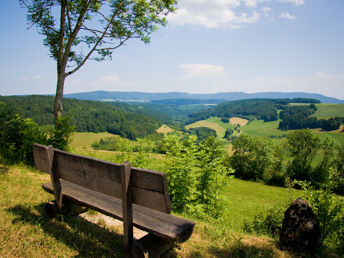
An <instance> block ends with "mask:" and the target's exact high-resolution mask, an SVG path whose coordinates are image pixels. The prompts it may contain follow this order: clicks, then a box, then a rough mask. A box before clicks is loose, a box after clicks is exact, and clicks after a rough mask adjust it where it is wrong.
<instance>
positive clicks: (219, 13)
mask: <svg viewBox="0 0 344 258" xmlns="http://www.w3.org/2000/svg"><path fill="white" fill-rule="evenodd" d="M245 2H246V0H245ZM255 3H257V1H252V0H247V4H248V5H249V6H253V5H254V4H255ZM240 4H241V1H240V0H212V1H208V0H184V1H180V6H179V9H178V10H177V12H176V13H175V14H171V15H170V16H169V18H168V20H169V22H170V23H171V24H174V25H185V24H191V25H201V26H204V27H206V28H226V27H235V26H238V25H241V24H246V23H254V22H257V21H258V18H259V14H258V13H257V12H253V13H252V14H248V13H247V12H241V14H236V13H235V12H234V9H235V8H236V7H238V6H240Z"/></svg>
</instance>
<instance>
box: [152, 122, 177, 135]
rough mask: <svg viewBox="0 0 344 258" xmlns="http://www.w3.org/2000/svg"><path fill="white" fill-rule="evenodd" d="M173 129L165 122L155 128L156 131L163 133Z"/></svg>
mask: <svg viewBox="0 0 344 258" xmlns="http://www.w3.org/2000/svg"><path fill="white" fill-rule="evenodd" d="M173 131H174V130H173V129H172V128H170V127H168V126H167V125H166V124H163V125H161V126H160V127H159V128H158V129H156V132H157V133H163V134H168V133H170V132H173Z"/></svg>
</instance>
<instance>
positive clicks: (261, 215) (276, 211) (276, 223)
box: [243, 205, 285, 238]
mask: <svg viewBox="0 0 344 258" xmlns="http://www.w3.org/2000/svg"><path fill="white" fill-rule="evenodd" d="M284 211H285V209H284V208H283V206H282V205H277V206H274V207H272V208H270V209H267V210H265V211H261V210H260V211H258V212H257V213H256V214H255V215H254V217H253V220H252V221H247V220H245V221H244V224H243V230H244V231H246V232H248V233H253V232H255V233H256V234H261V235H268V236H271V237H273V238H278V237H279V236H280V233H281V229H282V222H283V218H284Z"/></svg>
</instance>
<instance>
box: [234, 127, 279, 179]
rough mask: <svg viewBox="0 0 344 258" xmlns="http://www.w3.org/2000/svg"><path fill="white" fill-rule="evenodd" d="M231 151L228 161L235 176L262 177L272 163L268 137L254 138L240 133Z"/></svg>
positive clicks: (243, 177)
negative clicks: (232, 152)
mask: <svg viewBox="0 0 344 258" xmlns="http://www.w3.org/2000/svg"><path fill="white" fill-rule="evenodd" d="M233 151H234V154H233V155H232V156H231V157H230V163H231V165H232V167H233V169H234V170H235V176H236V177H239V178H242V179H254V180H257V179H263V176H264V174H265V173H266V172H267V170H268V169H269V168H270V167H271V165H272V157H273V150H272V142H271V140H270V139H269V138H255V137H251V136H248V135H245V134H242V135H240V136H239V137H238V138H237V139H236V140H235V141H234V142H233Z"/></svg>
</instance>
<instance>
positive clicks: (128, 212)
mask: <svg viewBox="0 0 344 258" xmlns="http://www.w3.org/2000/svg"><path fill="white" fill-rule="evenodd" d="M130 174H131V167H130V163H129V161H127V162H124V163H123V164H122V165H121V181H122V210H123V234H124V245H125V246H126V247H127V248H130V249H131V246H132V243H133V193H132V187H131V184H132V182H131V177H130Z"/></svg>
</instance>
